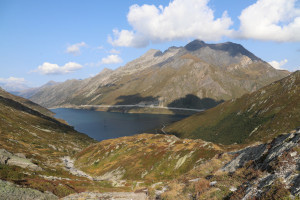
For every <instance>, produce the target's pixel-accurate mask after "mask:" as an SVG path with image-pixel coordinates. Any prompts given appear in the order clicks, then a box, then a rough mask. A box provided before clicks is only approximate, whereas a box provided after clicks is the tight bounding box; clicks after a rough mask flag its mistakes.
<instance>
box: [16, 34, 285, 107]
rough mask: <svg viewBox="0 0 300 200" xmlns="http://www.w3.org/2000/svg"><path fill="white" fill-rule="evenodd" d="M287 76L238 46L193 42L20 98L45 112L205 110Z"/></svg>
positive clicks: (38, 90)
mask: <svg viewBox="0 0 300 200" xmlns="http://www.w3.org/2000/svg"><path fill="white" fill-rule="evenodd" d="M288 74H289V72H288V71H283V70H276V69H274V68H273V67H271V66H270V65H269V64H268V63H266V62H264V61H262V60H261V59H260V58H258V57H256V56H255V55H254V54H253V53H251V52H249V51H248V50H246V49H245V48H244V47H243V46H241V45H239V44H235V43H231V42H226V43H221V44H206V43H204V42H203V41H199V40H195V41H192V42H191V43H189V44H187V45H186V46H184V47H170V48H169V49H167V50H166V51H165V52H161V51H159V50H153V49H152V50H149V51H148V52H146V53H145V54H144V55H142V56H141V57H139V58H137V59H136V60H133V61H131V62H129V63H127V64H126V65H125V66H123V67H120V68H118V69H116V70H114V71H113V70H110V69H104V70H103V71H102V72H100V73H99V74H98V75H96V76H95V77H92V78H88V79H84V80H68V81H66V82H63V83H58V84H54V85H49V86H45V87H41V88H39V89H37V90H34V91H32V90H29V91H24V92H23V93H20V95H22V96H24V97H27V98H29V99H31V100H32V101H34V102H36V103H39V104H41V105H43V106H45V107H57V106H72V105H132V104H140V105H155V106H164V107H182V108H198V109H202V108H205V109H207V108H211V107H214V106H216V105H217V104H219V103H221V102H223V101H225V100H229V99H232V98H237V97H240V96H241V95H243V94H245V93H248V92H253V91H255V90H257V89H259V88H261V87H263V86H265V85H267V84H269V83H271V82H273V81H276V80H279V79H281V78H283V77H285V76H287V75H288ZM129 111H130V110H129Z"/></svg>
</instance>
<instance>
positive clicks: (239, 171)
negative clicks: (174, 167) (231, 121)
mask: <svg viewBox="0 0 300 200" xmlns="http://www.w3.org/2000/svg"><path fill="white" fill-rule="evenodd" d="M235 148H240V147H235ZM299 148H300V129H298V130H297V131H296V130H294V131H292V132H291V133H285V134H282V135H279V136H278V137H277V138H275V139H273V140H272V141H271V142H269V143H260V144H253V145H251V146H248V147H246V148H243V149H241V150H238V151H229V152H227V153H224V154H219V155H216V156H215V157H214V158H212V159H211V160H209V161H208V162H205V163H203V164H202V165H200V166H197V167H195V168H194V169H192V170H191V171H189V172H188V173H186V174H185V175H183V176H182V177H180V178H178V179H177V180H173V181H171V182H169V183H168V184H167V187H168V191H166V192H164V193H162V194H160V195H159V196H160V198H163V199H203V200H204V199H234V200H237V199H244V200H247V199H253V198H254V199H298V198H299V197H300V185H299V178H300V174H299V169H300V156H299V152H300V151H299Z"/></svg>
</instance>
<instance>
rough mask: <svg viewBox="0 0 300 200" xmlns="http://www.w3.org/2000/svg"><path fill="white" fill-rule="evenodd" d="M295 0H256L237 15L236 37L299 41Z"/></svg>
mask: <svg viewBox="0 0 300 200" xmlns="http://www.w3.org/2000/svg"><path fill="white" fill-rule="evenodd" d="M296 1H297V0H258V1H257V2H256V3H255V4H253V5H251V6H249V7H247V8H246V9H244V10H243V11H242V13H241V15H240V16H239V19H240V24H241V25H240V29H239V31H238V32H237V33H236V34H237V35H236V36H238V37H242V38H251V39H259V40H272V41H278V42H286V41H300V9H299V8H296V6H295V3H296Z"/></svg>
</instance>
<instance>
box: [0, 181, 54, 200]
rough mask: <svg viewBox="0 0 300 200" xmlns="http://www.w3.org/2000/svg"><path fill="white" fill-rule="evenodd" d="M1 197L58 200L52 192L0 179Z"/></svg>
mask: <svg viewBox="0 0 300 200" xmlns="http://www.w3.org/2000/svg"><path fill="white" fill-rule="evenodd" d="M0 199H5V200H32V199H35V200H57V199H58V197H57V196H55V195H54V194H52V193H50V192H45V193H43V192H40V191H38V190H35V189H31V188H23V187H20V186H18V185H15V184H13V183H10V182H7V181H2V180H0Z"/></svg>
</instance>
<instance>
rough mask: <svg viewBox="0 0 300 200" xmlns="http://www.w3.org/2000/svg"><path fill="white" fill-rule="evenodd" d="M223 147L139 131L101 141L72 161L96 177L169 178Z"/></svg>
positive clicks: (208, 157)
mask: <svg viewBox="0 0 300 200" xmlns="http://www.w3.org/2000/svg"><path fill="white" fill-rule="evenodd" d="M221 152H223V149H222V148H221V147H220V146H218V145H214V144H212V143H208V142H205V141H202V140H189V139H179V138H177V137H175V136H171V135H159V134H139V135H135V136H130V137H122V138H117V139H110V140H104V141H101V142H99V143H97V144H95V145H91V146H89V147H88V148H86V149H84V150H83V151H81V152H80V153H78V154H76V156H75V158H76V162H75V165H76V166H77V167H78V168H80V169H81V170H83V171H84V172H86V173H88V174H90V175H92V176H94V177H96V179H98V180H140V181H142V182H151V181H158V180H168V179H172V178H175V177H178V176H179V175H182V174H183V173H186V172H187V171H189V170H191V169H192V168H193V167H194V166H197V165H199V164H201V163H203V162H205V161H207V160H209V159H211V158H212V157H213V156H214V155H216V154H218V153H221Z"/></svg>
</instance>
